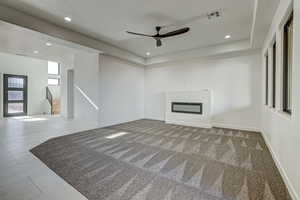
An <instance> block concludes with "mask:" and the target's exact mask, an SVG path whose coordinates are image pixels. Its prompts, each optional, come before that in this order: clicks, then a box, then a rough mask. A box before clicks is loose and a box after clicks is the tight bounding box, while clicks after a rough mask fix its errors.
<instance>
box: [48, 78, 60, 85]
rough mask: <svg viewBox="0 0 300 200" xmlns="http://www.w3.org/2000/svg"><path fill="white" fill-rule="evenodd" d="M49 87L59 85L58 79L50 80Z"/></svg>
mask: <svg viewBox="0 0 300 200" xmlns="http://www.w3.org/2000/svg"><path fill="white" fill-rule="evenodd" d="M48 85H59V79H58V78H48Z"/></svg>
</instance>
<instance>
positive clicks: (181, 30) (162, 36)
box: [159, 27, 190, 38]
mask: <svg viewBox="0 0 300 200" xmlns="http://www.w3.org/2000/svg"><path fill="white" fill-rule="evenodd" d="M189 30H190V28H188V27H186V28H182V29H179V30H176V31H172V32H169V33H165V34H162V35H160V36H159V37H161V38H166V37H171V36H175V35H180V34H183V33H186V32H188V31H189Z"/></svg>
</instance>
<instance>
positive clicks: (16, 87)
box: [3, 74, 27, 117]
mask: <svg viewBox="0 0 300 200" xmlns="http://www.w3.org/2000/svg"><path fill="white" fill-rule="evenodd" d="M3 86H4V87H3V92H4V94H3V98H4V99H3V102H4V104H3V106H4V108H3V111H4V112H3V115H4V117H13V116H22V115H27V76H21V75H12V74H4V77H3Z"/></svg>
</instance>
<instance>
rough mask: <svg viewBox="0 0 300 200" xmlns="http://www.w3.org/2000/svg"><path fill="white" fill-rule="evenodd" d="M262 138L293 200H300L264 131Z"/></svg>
mask: <svg viewBox="0 0 300 200" xmlns="http://www.w3.org/2000/svg"><path fill="white" fill-rule="evenodd" d="M262 136H263V138H264V140H265V142H266V144H267V147H268V149H269V150H270V152H271V155H272V158H273V160H274V161H275V164H276V166H277V168H278V170H279V173H280V175H281V177H282V178H283V181H284V183H285V185H286V186H287V188H288V191H289V193H290V195H291V198H292V200H300V199H299V196H298V194H297V193H296V190H295V188H294V187H293V185H292V183H291V181H290V179H289V178H288V176H287V174H286V172H285V170H284V168H283V167H282V166H281V164H280V162H279V160H278V158H277V156H276V154H275V152H274V150H273V148H272V146H271V144H270V142H269V140H268V138H267V137H266V135H265V133H264V132H263V131H262Z"/></svg>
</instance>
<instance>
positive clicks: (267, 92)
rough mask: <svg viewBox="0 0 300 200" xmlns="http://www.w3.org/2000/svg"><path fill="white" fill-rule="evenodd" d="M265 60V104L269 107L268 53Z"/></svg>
mask: <svg viewBox="0 0 300 200" xmlns="http://www.w3.org/2000/svg"><path fill="white" fill-rule="evenodd" d="M265 59H266V102H265V104H266V105H268V101H269V56H268V52H267V53H266V56H265Z"/></svg>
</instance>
